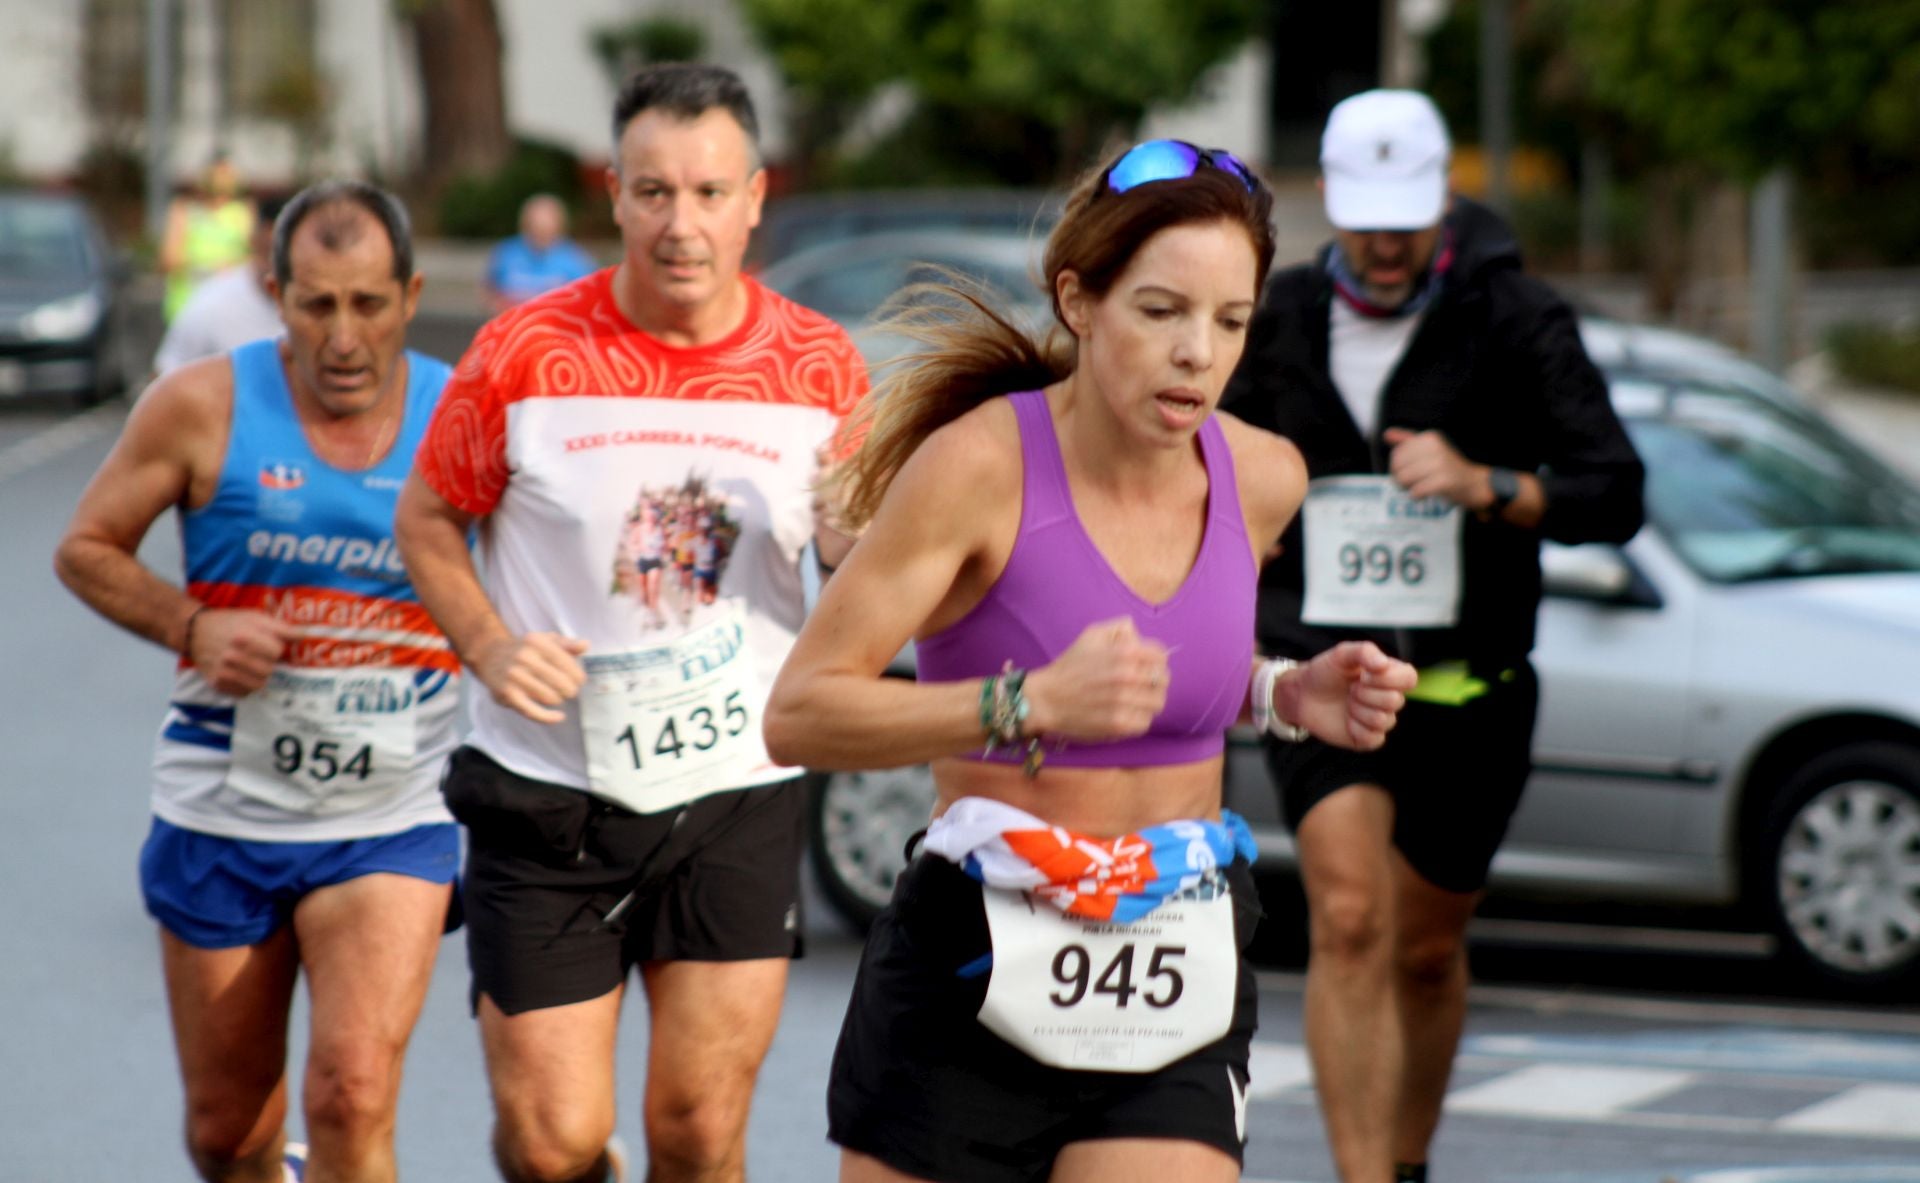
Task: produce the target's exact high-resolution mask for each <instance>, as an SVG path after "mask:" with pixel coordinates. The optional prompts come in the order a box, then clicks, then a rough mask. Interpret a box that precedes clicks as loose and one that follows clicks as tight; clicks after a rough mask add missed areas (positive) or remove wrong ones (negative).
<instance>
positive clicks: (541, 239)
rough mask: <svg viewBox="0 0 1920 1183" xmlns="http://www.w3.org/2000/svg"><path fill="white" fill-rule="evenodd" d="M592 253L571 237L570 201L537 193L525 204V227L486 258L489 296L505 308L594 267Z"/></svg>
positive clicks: (500, 308)
mask: <svg viewBox="0 0 1920 1183" xmlns="http://www.w3.org/2000/svg"><path fill="white" fill-rule="evenodd" d="M594 269H595V268H594V262H593V257H592V256H591V255H588V254H587V252H585V251H583V250H581V249H580V247H579V245H578V244H576V243H575V242H574V241H573V240H572V239H570V238H568V237H567V207H566V206H564V205H562V204H560V199H559V198H557V197H554V196H553V195H552V194H549V193H536V194H534V195H533V196H532V197H529V198H527V200H526V204H524V205H522V206H521V207H520V233H518V234H516V235H514V236H513V237H512V238H509V239H507V240H506V241H505V242H502V243H501V244H500V245H499V246H496V247H494V248H493V253H492V254H491V255H489V256H488V258H487V278H486V287H487V302H488V303H489V304H490V305H491V306H492V308H493V311H494V312H504V311H506V310H507V309H509V308H511V307H513V306H514V305H515V304H519V303H521V302H523V301H526V300H531V299H532V298H533V297H535V296H537V295H539V294H540V293H542V292H546V291H551V290H553V289H554V288H557V287H559V286H561V285H562V284H568V283H572V282H573V281H574V280H576V279H579V278H580V277H582V276H584V275H589V274H591V273H592V272H593V271H594Z"/></svg>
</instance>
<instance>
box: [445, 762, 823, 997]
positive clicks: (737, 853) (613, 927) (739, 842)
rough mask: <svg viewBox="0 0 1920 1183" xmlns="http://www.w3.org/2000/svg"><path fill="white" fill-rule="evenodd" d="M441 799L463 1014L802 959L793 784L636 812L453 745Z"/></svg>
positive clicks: (800, 816)
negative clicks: (644, 980)
mask: <svg viewBox="0 0 1920 1183" xmlns="http://www.w3.org/2000/svg"><path fill="white" fill-rule="evenodd" d="M442 789H443V792H444V793H445V795H446V799H447V808H448V809H450V810H451V811H452V812H453V816H454V817H455V818H457V819H458V820H459V821H460V822H461V824H463V825H464V826H466V828H467V836H468V845H467V870H466V882H465V892H464V895H465V902H466V909H467V917H466V919H467V957H468V962H469V964H470V966H471V968H472V971H473V988H472V1001H473V1003H474V1005H475V1006H478V1005H479V999H480V996H481V995H482V994H484V995H486V996H487V997H489V998H491V999H493V1002H494V1005H495V1006H498V1007H499V1008H500V1009H501V1010H502V1011H505V1012H506V1013H507V1014H510V1015H511V1014H519V1013H520V1012H522V1011H528V1010H535V1009H539V1008H542V1007H551V1006H563V1005H565V1004H567V1003H571V1002H583V1001H585V1000H587V999H589V998H598V997H600V996H601V995H603V994H605V993H607V992H608V991H609V990H612V989H613V988H614V987H616V986H618V985H620V984H621V983H622V982H624V981H625V980H626V977H627V973H628V971H630V970H631V969H632V968H633V966H634V965H635V964H637V963H643V962H648V961H746V960H753V959H758V958H766V957H798V956H799V955H800V951H801V939H800V932H801V929H800V851H801V846H802V843H803V838H804V829H803V827H804V824H805V816H806V789H805V786H804V784H803V782H801V781H798V780H792V781H785V782H782V783H780V784H774V785H764V786H760V787H757V788H751V789H735V790H731V791H727V792H721V793H715V794H713V795H711V796H707V797H702V798H700V799H699V800H698V801H694V802H692V803H691V804H689V805H686V806H684V807H682V808H680V809H674V810H668V811H665V812H662V813H653V814H638V813H634V812H632V811H630V810H627V809H623V808H621V807H620V806H618V805H614V804H611V803H609V802H606V801H603V800H601V799H599V798H597V797H594V796H592V795H591V794H588V793H584V792H581V791H580V790H578V789H571V788H567V787H565V786H561V785H554V784H549V783H547V782H545V781H539V780H533V779H530V778H528V777H524V776H520V775H518V774H517V773H514V772H511V771H509V770H507V769H505V768H502V767H501V766H500V765H499V764H497V763H495V762H494V761H493V760H492V759H490V758H489V757H488V756H486V755H485V754H484V753H482V752H480V751H479V750H478V749H475V748H470V747H463V748H461V749H459V750H458V751H456V752H455V753H454V754H453V758H452V761H451V763H450V764H449V766H448V769H447V775H446V779H445V781H444V783H443V785H442Z"/></svg>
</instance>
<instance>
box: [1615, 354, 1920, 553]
mask: <svg viewBox="0 0 1920 1183" xmlns="http://www.w3.org/2000/svg"><path fill="white" fill-rule="evenodd" d="M1614 390H1615V402H1616V405H1617V406H1619V407H1620V409H1621V412H1622V414H1623V416H1624V418H1625V421H1626V426H1627V430H1628V433H1629V434H1630V435H1632V437H1633V441H1634V446H1635V447H1637V448H1638V449H1639V450H1640V453H1641V456H1642V458H1643V459H1644V460H1645V461H1646V464H1647V490H1646V498H1647V515H1648V518H1649V519H1650V520H1651V521H1652V522H1653V523H1654V525H1655V526H1656V527H1657V528H1658V529H1660V530H1661V532H1662V533H1664V534H1665V535H1666V536H1667V537H1668V538H1669V539H1670V540H1671V541H1672V543H1673V545H1674V548H1675V549H1676V550H1677V551H1678V552H1679V554H1680V557H1681V558H1682V559H1683V560H1685V561H1686V562H1687V564H1688V565H1689V566H1691V567H1693V568H1694V570H1695V571H1697V572H1699V573H1700V574H1701V575H1702V576H1704V577H1705V578H1707V579H1711V580H1714V581H1716V582H1721V583H1740V582H1749V581H1754V580H1761V579H1780V578H1794V577H1805V576H1815V575H1825V574H1837V573H1861V572H1873V571H1920V500H1917V499H1916V496H1915V494H1914V492H1913V490H1911V489H1910V488H1908V487H1907V486H1906V485H1905V484H1904V483H1903V482H1900V481H1899V480H1897V479H1895V478H1894V477H1893V476H1892V475H1891V474H1890V473H1888V472H1886V471H1884V470H1883V469H1881V468H1880V467H1879V466H1878V465H1877V464H1875V463H1873V462H1872V461H1870V460H1868V459H1867V458H1866V457H1865V456H1864V455H1863V454H1862V453H1861V451H1860V449H1858V448H1857V447H1855V446H1854V445H1853V444H1851V443H1849V442H1848V441H1846V440H1845V439H1844V438H1842V437H1841V436H1840V435H1839V434H1838V433H1836V432H1834V431H1833V430H1831V429H1830V428H1828V427H1827V426H1826V425H1825V424H1823V423H1821V422H1820V421H1819V420H1817V419H1813V418H1811V417H1809V416H1803V415H1795V414H1792V413H1790V412H1789V411H1787V410H1785V409H1784V408H1781V407H1778V406H1775V405H1773V404H1771V403H1769V402H1767V401H1765V400H1763V399H1760V398H1756V397H1754V396H1753V395H1751V394H1749V393H1747V392H1745V391H1742V390H1739V389H1736V388H1731V387H1718V386H1707V385H1699V386H1679V387H1671V386H1669V387H1665V388H1662V387H1660V386H1659V385H1656V384H1652V383H1643V382H1635V381H1632V380H1626V381H1616V382H1615V386H1614Z"/></svg>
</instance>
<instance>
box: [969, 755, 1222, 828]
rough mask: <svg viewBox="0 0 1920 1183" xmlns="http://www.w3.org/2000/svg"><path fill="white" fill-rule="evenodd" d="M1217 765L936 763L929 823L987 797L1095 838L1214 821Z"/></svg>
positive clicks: (1209, 762)
mask: <svg viewBox="0 0 1920 1183" xmlns="http://www.w3.org/2000/svg"><path fill="white" fill-rule="evenodd" d="M1221 766H1222V757H1219V756H1214V757H1211V758H1210V759H1206V760H1197V761H1195V762H1193V763H1191V764H1163V765H1157V766H1154V767H1150V768H1043V769H1042V770H1041V772H1040V775H1039V776H1037V777H1029V776H1028V775H1027V774H1026V773H1025V772H1023V771H1022V770H1021V769H1020V767H1019V766H1018V765H1006V764H983V763H980V762H979V761H976V760H958V759H955V760H936V761H934V763H933V783H934V788H935V789H936V791H937V793H938V797H939V799H938V802H937V803H936V804H935V805H934V816H936V817H938V816H939V815H940V814H942V813H945V812H946V809H947V807H948V806H949V805H952V804H953V803H954V802H955V801H958V800H959V799H960V798H962V797H990V798H992V799H993V800H995V801H999V802H1002V803H1004V804H1007V805H1011V806H1013V807H1014V808H1016V809H1024V810H1025V811H1027V812H1028V813H1031V814H1033V815H1034V816H1035V817H1041V818H1045V819H1046V820H1047V822H1048V823H1049V824H1051V825H1056V826H1063V827H1065V828H1066V829H1069V830H1074V831H1076V832H1078V833H1082V834H1087V835H1089V836H1092V837H1096V838H1114V837H1118V836H1120V835H1121V834H1127V833H1132V832H1133V831H1136V830H1139V829H1142V828H1144V827H1147V826H1153V825H1159V824H1161V823H1163V822H1169V821H1175V820H1182V819H1188V818H1204V819H1207V820H1209V821H1218V820H1219V819H1220V783H1221V782H1220V778H1221Z"/></svg>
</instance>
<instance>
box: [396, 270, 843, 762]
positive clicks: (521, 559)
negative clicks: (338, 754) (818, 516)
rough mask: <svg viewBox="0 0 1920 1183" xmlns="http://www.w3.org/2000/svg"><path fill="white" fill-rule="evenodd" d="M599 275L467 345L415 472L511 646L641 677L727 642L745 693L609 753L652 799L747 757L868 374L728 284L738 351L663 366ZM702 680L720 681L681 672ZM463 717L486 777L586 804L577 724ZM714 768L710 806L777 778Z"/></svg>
mask: <svg viewBox="0 0 1920 1183" xmlns="http://www.w3.org/2000/svg"><path fill="white" fill-rule="evenodd" d="M613 275H614V272H613V271H611V270H608V271H601V272H598V273H596V274H594V275H590V276H588V277H586V278H584V279H582V280H579V281H577V282H575V283H573V284H570V285H568V286H566V287H564V288H560V289H557V290H555V291H553V292H549V293H547V294H546V295H543V296H540V297H538V298H536V299H534V300H531V301H528V302H527V303H525V304H522V305H520V306H518V307H516V308H514V309H512V310H510V311H508V312H506V313H504V314H502V315H501V316H499V317H497V318H496V319H494V320H493V321H492V322H490V323H489V324H488V325H487V326H486V327H485V328H483V329H482V330H481V331H480V334H479V335H478V336H477V337H476V338H475V339H474V342H473V345H472V346H471V347H470V348H469V349H468V351H467V353H466V356H465V357H463V358H462V359H461V361H460V364H459V366H458V367H456V369H455V371H454V377H453V379H452V381H450V382H449V383H448V384H447V388H446V391H445V393H444V394H443V395H442V396H441V399H440V407H439V410H438V412H437V413H436V415H435V417H434V420H433V423H432V425H431V426H430V427H429V428H428V430H427V435H426V439H425V441H424V442H423V444H422V446H421V449H420V452H419V456H418V459H417V461H416V464H417V466H418V470H419V473H420V476H421V478H422V479H423V480H424V481H425V482H426V483H427V484H428V485H429V486H430V487H431V488H432V489H433V490H434V491H435V492H437V493H439V494H440V496H441V497H443V498H445V499H446V501H447V502H448V503H449V504H451V505H453V506H455V507H456V508H458V509H460V510H463V511H465V512H466V513H469V514H473V515H475V516H478V517H483V518H484V519H485V525H484V527H483V528H482V530H481V531H480V535H479V546H478V550H477V560H478V562H477V566H478V570H479V573H480V577H481V580H482V583H483V584H484V586H485V588H486V591H487V594H488V597H489V598H490V599H491V600H492V601H493V604H494V607H495V608H496V609H497V610H498V611H499V613H500V616H501V619H502V620H503V621H504V622H505V623H506V625H507V627H508V628H509V629H511V630H512V631H513V632H515V633H516V634H524V633H529V632H555V633H561V634H564V635H567V636H573V637H579V638H583V639H585V640H586V641H588V642H589V644H590V645H591V646H592V647H593V648H592V651H591V652H590V654H589V656H588V666H589V671H590V672H591V670H592V669H593V668H594V664H593V663H594V661H595V660H597V659H598V657H599V656H602V655H603V656H604V657H605V658H606V660H607V661H608V662H610V663H614V664H618V663H620V662H626V663H629V665H631V664H632V663H642V664H645V663H652V664H651V665H650V666H648V668H660V667H663V666H671V665H676V664H680V663H685V662H689V661H696V658H695V657H693V656H689V654H690V652H691V648H692V647H697V646H698V645H699V644H704V643H705V642H704V641H703V640H702V638H711V637H712V636H715V635H719V634H716V633H715V632H714V630H715V629H720V630H721V632H722V633H726V631H727V630H729V629H735V628H737V629H738V630H739V631H740V633H741V635H740V637H739V638H738V641H739V644H741V645H743V646H744V654H743V660H742V662H741V665H743V666H745V667H747V668H749V669H750V670H751V676H749V677H745V678H744V680H738V679H737V680H735V681H732V682H729V683H728V689H727V691H726V692H725V693H723V694H720V696H719V698H717V699H716V701H715V702H714V703H713V704H710V709H709V710H708V713H706V714H700V713H698V712H699V710H700V708H698V707H696V706H686V707H685V708H684V710H683V714H685V715H686V717H681V716H680V715H675V714H674V713H673V712H674V711H675V710H682V708H680V707H671V709H670V707H669V706H667V705H661V706H657V707H656V706H648V707H647V708H646V709H645V711H644V712H642V713H643V715H644V718H643V719H642V720H641V722H640V723H636V724H635V727H636V728H637V730H632V731H631V732H630V734H629V733H628V732H623V733H622V734H623V735H624V736H627V743H626V745H625V747H624V748H623V749H622V751H623V752H625V753H626V754H627V755H629V756H631V757H632V761H633V762H634V763H636V764H638V763H644V764H646V765H647V768H646V771H645V776H646V777H647V778H649V781H648V783H649V784H652V783H654V782H655V777H656V773H658V774H659V776H660V777H665V776H666V773H665V772H663V771H661V770H660V762H661V761H665V762H667V764H668V765H669V766H673V765H679V766H682V767H685V768H687V769H690V770H691V769H694V768H696V767H698V766H700V764H701V762H702V761H705V760H707V759H708V757H709V756H710V754H711V752H713V751H716V750H719V748H725V747H729V746H737V745H736V744H734V742H733V741H735V740H738V741H739V742H740V743H747V744H749V745H752V744H757V743H758V737H759V732H760V726H759V714H760V710H761V708H762V707H763V706H764V704H765V695H766V692H767V691H768V690H769V689H770V688H771V685H772V681H773V675H774V674H775V673H776V672H777V671H778V669H779V666H780V663H781V662H782V661H783V660H785V657H786V654H787V650H788V649H789V648H790V647H791V645H792V643H793V637H794V635H795V633H796V631H797V630H798V628H799V624H800V620H801V617H802V615H803V612H804V605H803V603H802V598H801V586H802V585H801V574H800V556H801V553H802V550H803V548H804V547H805V546H806V543H807V541H808V539H810V538H811V537H812V535H813V529H814V522H813V494H814V486H815V485H816V484H817V482H818V478H819V476H820V465H821V457H822V456H823V455H824V454H825V451H826V448H827V445H828V444H829V442H830V441H831V440H832V439H833V437H834V433H835V432H836V431H837V430H838V429H839V427H840V424H841V421H842V420H843V419H844V418H845V416H846V415H847V413H848V412H849V411H851V410H852V409H853V407H854V405H855V404H856V403H857V402H858V401H859V400H860V399H861V397H862V396H864V395H865V394H866V392H867V374H866V367H865V365H864V363H863V362H862V361H861V359H860V355H859V353H858V351H857V350H856V349H855V348H854V346H853V342H852V341H851V340H849V339H848V337H847V335H846V333H845V332H844V331H842V330H841V328H840V327H839V326H838V325H836V324H834V322H833V321H831V320H829V319H827V318H826V317H824V316H822V315H820V314H819V313H816V312H814V311H812V310H810V309H807V308H804V307H801V306H800V305H798V304H795V303H793V302H792V301H790V300H788V299H786V298H784V297H782V296H780V295H779V294H777V293H775V292H772V291H770V290H768V289H767V288H765V287H763V286H762V285H760V284H759V283H757V282H756V281H754V280H753V279H751V278H743V279H742V281H741V282H742V283H744V284H745V285H746V297H747V310H746V316H745V318H744V319H743V320H742V322H741V324H740V326H739V327H738V328H737V329H735V330H734V331H733V332H731V333H729V334H728V335H727V336H726V337H724V338H723V339H721V340H719V341H715V342H713V343H711V344H708V345H702V346H698V347H693V348H679V347H675V346H672V345H668V344H666V343H664V342H662V341H660V340H658V339H657V338H655V337H653V336H651V335H650V334H648V333H646V332H644V331H642V330H641V329H639V328H637V327H635V326H634V325H633V324H632V323H631V322H629V321H628V320H627V319H626V317H625V316H624V315H622V314H621V312H620V309H619V307H618V305H617V304H616V303H615V302H614V296H613ZM682 549H686V550H688V551H689V552H693V551H697V552H698V553H699V554H701V555H702V556H707V558H706V559H705V560H703V561H702V562H701V563H700V564H699V571H698V572H697V573H696V572H695V571H694V570H693V567H692V565H690V564H686V563H681V562H678V561H677V560H678V558H679V553H678V552H679V551H680V550H682ZM732 622H740V623H739V624H738V625H736V624H734V623H732ZM727 635H731V634H730V633H728V634H727ZM709 659H712V660H719V659H718V658H712V655H711V654H708V655H706V656H700V657H698V658H697V662H705V661H708V660H709ZM726 661H727V663H728V664H729V666H730V667H732V664H733V663H732V658H731V656H729V657H727V658H726ZM697 662H696V663H697ZM622 668H626V667H622ZM735 691H738V693H739V698H738V699H731V698H728V697H727V696H728V695H729V694H733V693H734V692H735ZM622 693H625V691H622ZM688 701H692V700H691V699H689V700H688ZM469 703H470V709H471V712H472V722H473V733H472V737H471V740H470V742H472V743H473V744H474V745H475V746H477V747H480V748H481V749H482V750H483V751H486V752H487V753H488V754H489V755H491V756H493V757H494V759H496V760H498V761H499V762H500V763H502V764H504V765H506V766H507V767H509V768H511V769H513V770H515V771H517V772H520V773H521V774H523V775H526V776H533V777H537V778H540V779H543V780H548V781H552V782H555V783H559V784H566V785H571V786H574V787H580V788H586V787H589V782H590V780H594V781H595V783H596V785H597V780H596V778H594V777H590V775H589V768H588V762H587V757H586V755H585V752H584V749H583V744H584V743H585V742H586V741H585V740H584V739H583V735H582V730H581V727H580V708H579V704H578V703H577V702H576V703H572V704H569V705H568V708H567V710H568V720H567V722H566V723H563V724H555V725H547V724H540V723H534V722H531V721H530V720H527V719H525V718H523V717H522V716H520V715H518V714H517V713H516V712H514V711H511V710H508V709H505V708H502V707H500V706H498V705H497V704H495V703H494V702H493V701H492V699H491V697H490V696H488V695H484V694H477V695H472V696H470V698H469ZM730 704H731V705H738V706H740V707H741V708H742V709H744V710H745V711H746V713H747V717H748V718H750V720H751V723H750V725H749V724H745V723H741V722H740V719H741V716H740V715H739V714H738V713H732V714H729V713H728V707H729V705H730ZM717 717H725V718H726V719H727V720H729V725H730V726H734V727H735V728H736V729H737V731H738V734H737V735H734V734H731V733H730V734H729V736H728V743H727V744H720V745H718V747H715V746H713V745H711V744H710V745H709V746H708V747H705V748H699V749H697V750H696V748H695V746H694V744H687V743H685V742H683V736H684V735H685V734H686V733H687V732H688V730H689V728H691V729H692V732H693V734H694V735H695V736H696V737H697V738H696V740H695V744H698V743H701V742H705V741H706V739H707V731H708V730H709V729H710V722H711V720H712V719H714V718H717ZM642 724H644V726H642ZM649 729H651V730H649ZM641 731H648V734H646V735H644V736H642V735H641V734H640V732H641ZM656 732H657V734H655V733H656ZM643 740H644V742H642V741H643ZM676 751H677V753H678V754H677V755H676V754H675V753H676ZM661 753H664V754H661ZM616 754H618V753H616ZM605 757H606V753H600V754H599V756H597V757H596V758H605ZM623 758H624V757H623ZM725 767H726V770H727V771H726V772H725V775H727V776H731V777H733V778H734V779H733V781H732V783H731V784H724V785H715V786H713V789H714V790H715V791H718V790H719V789H722V788H729V787H732V788H740V787H746V786H747V785H751V784H759V783H768V782H770V781H772V780H776V779H781V778H784V777H786V776H790V775H791V772H790V771H788V770H784V769H779V768H777V767H775V766H774V765H772V764H771V763H769V762H767V761H766V759H765V756H764V750H761V751H759V752H758V753H757V754H756V753H754V752H751V751H749V752H748V753H747V754H745V755H740V754H738V753H736V754H735V755H733V756H730V757H729V762H728V763H727V764H726V766H725Z"/></svg>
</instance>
